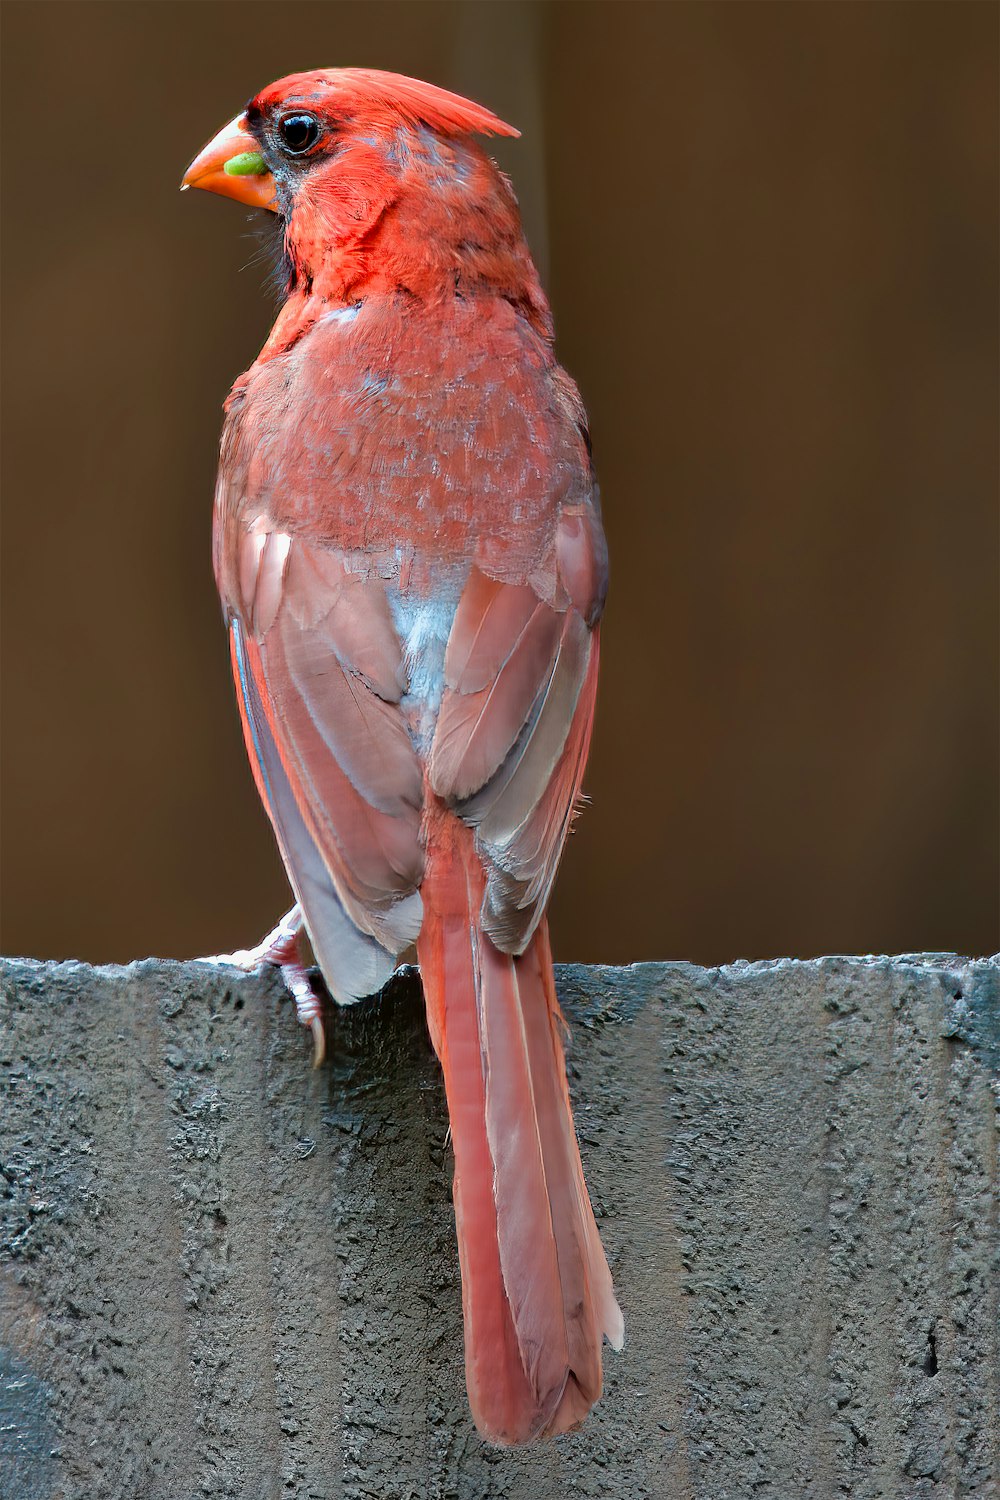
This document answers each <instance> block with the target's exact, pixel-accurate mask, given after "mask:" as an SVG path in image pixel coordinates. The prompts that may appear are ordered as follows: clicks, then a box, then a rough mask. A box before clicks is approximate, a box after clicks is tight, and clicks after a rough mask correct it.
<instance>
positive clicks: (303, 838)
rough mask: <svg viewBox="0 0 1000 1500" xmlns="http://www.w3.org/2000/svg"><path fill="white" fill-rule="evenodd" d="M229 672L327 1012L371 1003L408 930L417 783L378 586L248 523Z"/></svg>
mask: <svg viewBox="0 0 1000 1500" xmlns="http://www.w3.org/2000/svg"><path fill="white" fill-rule="evenodd" d="M235 592H236V593H238V599H236V600H232V599H230V600H229V601H228V602H229V604H230V608H231V610H232V611H233V614H232V619H231V625H230V629H231V638H232V651H233V666H234V673H235V676H236V683H237V691H238V696H239V700H240V709H241V713H242V716H243V723H244V731H245V736H246V741H247V748H248V750H249V752H250V758H251V762H252V764H253V765H254V768H255V775H256V778H257V784H258V789H259V790H260V793H261V797H262V800H263V801H264V804H265V806H266V808H267V810H268V812H269V814H270V817H271V821H272V823H273V825H274V829H275V833H276V834H277V838H278V843H279V845H280V847H281V851H282V855H283V857H284V860H285V865H286V868H287V869H288V873H289V876H290V878H291V882H292V885H293V887H294V889H295V892H296V895H297V896H298V898H299V901H300V903H301V905H302V909H303V913H304V915H305V920H306V926H307V928H308V930H309V935H310V938H311V939H312V941H313V946H314V948H315V949H316V956H317V958H318V959H319V961H320V966H321V968H322V969H323V973H324V975H325V976H326V978H327V982H328V983H329V985H330V988H331V990H332V991H333V992H334V994H335V995H336V996H337V998H338V999H340V1000H351V999H356V998H358V997H359V996H360V995H366V994H371V993H372V992H373V991H374V990H377V989H378V988H379V987H380V986H381V984H382V983H384V982H385V979H386V978H388V975H389V974H390V973H391V972H392V969H393V967H394V966H395V963H396V961H397V959H398V956H399V954H400V953H401V952H402V951H403V950H404V949H405V948H407V947H408V946H409V945H410V944H411V943H412V942H413V941H415V939H416V936H417V933H418V932H419V930H420V924H421V920H422V904H421V900H420V896H419V894H418V893H417V888H418V886H419V883H420V879H421V876H422V874H423V853H422V850H421V846H420V840H419V833H420V817H421V807H422V803H423V785H422V773H421V768H420V765H419V762H418V760H417V757H416V753H415V751H414V749H413V745H412V742H411V740H410V737H409V733H408V731H407V727H406V723H405V720H404V717H403V714H402V711H401V709H400V700H401V697H402V694H403V688H404V682H403V664H402V653H401V647H400V643H399V638H398V636H397V634H396V631H395V628H394V626H393V622H392V617H391V614H390V610H389V605H388V601H387V599H386V594H385V587H384V584H383V583H382V581H381V580H380V579H378V578H367V577H365V576H363V575H361V574H358V573H356V572H353V571H352V570H351V569H350V568H349V567H348V566H347V564H346V562H345V560H344V558H343V556H342V555H341V554H340V553H339V552H337V551H335V550H333V549H327V548H324V547H322V546H320V545H318V544H316V543H311V542H307V541H304V540H303V539H302V538H301V537H296V536H291V535H289V534H288V533H287V532H283V531H280V530H273V529H269V528H268V524H267V522H266V521H264V520H263V519H261V520H258V521H256V522H255V523H254V525H253V526H252V527H251V528H250V530H249V531H248V532H246V533H245V534H244V536H243V537H242V538H241V540H240V543H239V555H238V589H237V590H236V591H235Z"/></svg>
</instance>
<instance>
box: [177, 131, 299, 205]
mask: <svg viewBox="0 0 1000 1500" xmlns="http://www.w3.org/2000/svg"><path fill="white" fill-rule="evenodd" d="M190 187H194V188H204V189H205V191H206V192H207V193H218V194H219V195H220V197H222V198H235V199H236V201H237V203H249V204H250V206H251V207H252V208H269V209H271V210H272V212H274V213H277V211H278V205H277V200H276V194H275V187H274V178H273V177H272V176H271V174H270V172H269V171H268V170H267V167H266V166H265V164H264V158H263V157H262V156H261V154H260V147H259V146H258V145H257V142H256V141H255V140H254V138H253V136H252V135H251V134H250V132H249V130H248V129H247V126H246V116H245V115H237V116H236V119H235V120H230V122H229V124H228V125H224V126H223V127H222V129H221V130H220V131H219V133H218V135H216V136H213V137H212V139H211V140H210V141H209V143H208V145H207V146H206V147H205V149H204V151H200V152H199V153H198V155H197V156H196V157H195V159H194V161H193V162H192V163H191V165H190V166H189V167H188V169H187V171H186V172H185V173H184V178H183V181H182V182H181V192H182V193H183V192H184V191H185V190H186V189H187V188H190Z"/></svg>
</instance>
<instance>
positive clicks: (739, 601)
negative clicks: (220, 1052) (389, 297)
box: [2, 0, 998, 962]
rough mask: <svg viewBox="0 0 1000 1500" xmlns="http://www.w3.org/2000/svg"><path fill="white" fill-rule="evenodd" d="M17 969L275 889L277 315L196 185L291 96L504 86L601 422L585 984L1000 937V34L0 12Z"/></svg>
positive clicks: (976, 9)
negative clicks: (266, 415)
mask: <svg viewBox="0 0 1000 1500" xmlns="http://www.w3.org/2000/svg"><path fill="white" fill-rule="evenodd" d="M2 20H3V32H4V36H3V67H4V74H5V80H4V88H3V116H4V119H3V124H4V156H5V160H4V193H5V213H4V221H3V229H4V241H5V244H4V261H3V268H4V284H5V317H4V346H3V354H4V362H3V373H4V387H5V390H4V397H5V435H6V436H5V449H4V475H3V478H4V487H3V500H4V532H5V538H4V539H5V547H4V568H5V580H4V589H3V606H4V614H5V621H4V625H5V628H4V633H3V645H4V652H5V658H4V666H3V688H4V696H5V705H4V707H5V712H4V718H3V728H4V741H5V744H4V759H3V770H4V798H3V859H4V890H3V930H2V943H3V948H4V950H5V951H6V952H8V953H13V952H17V953H32V954H35V955H37V956H46V957H49V956H80V957H85V958H88V959H94V960H108V959H128V958H131V957H133V956H137V955H143V954H147V953H159V954H166V955H185V954H193V953H199V952H207V951H214V950H218V949H219V948H222V947H232V946H238V945H242V944H244V943H247V942H250V941H252V940H256V939H257V937H259V936H260V934H261V933H262V932H263V931H264V929H265V928H266V926H267V925H268V924H269V923H270V922H271V921H272V920H273V919H274V918H276V917H277V916H278V914H279V912H280V911H282V910H283V909H284V907H285V905H286V904H287V900H288V897H287V894H286V888H285V882H284V877H283V872H282V869H281V865H280V862H279V859H278V856H277V854H276V852H275V850H274V848H273V845H272V842H271V835H270V831H269V828H268V826H267V823H266V821H265V818H264V815H263V813H262V812H261V811H260V808H259V806H258V802H257V797H256V794H255V792H254V788H253V784H252V781H251V778H250V774H249V771H248V769H247V767H246V764H245V760H244V754H243V747H242V742H241V736H240V731H239V727H238V723H237V715H236V710H235V706H234V703H233V695H232V691H231V687H230V682H229V666H228V655H227V650H226V643H225V640H224V637H223V633H222V628H221V623H220V617H219V613H218V607H217V602H216V597H215V593H214V586H213V583H212V577H211V570H210V555H209V552H210V547H209V528H210V508H211V497H212V487H213V478H214V471H215V459H216V444H217V438H218V431H219V424H220V405H221V402H222V399H223V397H224V395H225V393H226V390H227V388H228V386H229V384H230V382H231V381H232V379H233V378H234V377H235V376H236V375H237V374H238V373H239V372H240V371H241V370H242V369H243V368H244V367H245V366H246V365H247V364H248V363H249V362H250V361H251V360H252V358H253V356H254V354H255V353H256V351H257V349H258V347H259V345H260V344H261V343H262V341H263V339H264V337H265V335H266V333H267V329H268V327H269V324H270V319H271V315H272V309H271V305H270V302H269V300H268V295H267V294H266V293H265V292H264V291H263V290H262V281H263V278H264V275H265V271H264V268H262V267H261V266H260V265H259V264H255V263H254V261H255V252H256V248H257V247H256V242H255V241H254V239H253V238H252V237H249V236H248V228H247V223H246V219H245V213H244V211H243V210H241V209H240V208H238V207H237V206H236V205H234V204H231V203H225V202H223V201H222V200H219V199H214V198H210V197H208V196H207V195H201V194H191V195H188V196H186V197H184V198H181V197H180V196H179V195H178V193H177V191H176V189H177V183H178V180H179V177H180V174H181V171H182V170H183V168H184V166H185V165H186V163H187V161H188V159H189V158H190V157H191V156H192V154H193V153H194V152H195V151H196V150H197V149H198V148H199V147H200V146H201V145H202V144H203V142H204V141H205V140H206V139H207V138H208V137H209V136H210V135H211V134H213V133H214V131H215V130H216V129H217V128H218V126H220V125H221V124H222V123H223V122H224V121H225V120H227V119H228V118H229V117H230V116H231V115H232V114H234V113H235V112H236V110H237V109H238V108H240V107H241V106H242V104H243V103H244V101H245V100H246V99H247V97H248V96H249V95H250V94H252V93H253V92H254V91H255V90H256V89H257V88H259V87H260V86H261V85H262V84H264V83H266V82H268V81H270V80H271V79H273V78H275V77H277V76H280V75H281V74H283V73H286V72H289V71H292V70H296V69H299V68H303V67H313V66H320V65H332V64H347V63H357V64H367V65H369V66H378V67H384V68H391V69H396V70H398V71H401V72H406V73H413V74H417V75H419V76H424V77H428V78H430V79H433V80H434V81H435V82H438V83H441V84H444V85H446V86H448V87H451V88H454V89H457V90H459V91H461V92H463V93H470V94H472V95H473V96H474V97H476V98H479V99H482V100H483V102H485V103H487V104H489V105H490V106H491V107H493V108H494V109H496V110H497V111H498V112H499V113H500V114H501V115H503V116H505V117H506V118H508V119H510V120H512V121H513V122H514V123H516V124H518V125H520V126H521V127H522V129H523V131H524V138H523V139H522V140H521V141H520V142H515V143H504V144H503V149H502V151H498V155H500V156H501V157H502V160H503V164H504V165H505V167H506V168H507V169H508V170H509V171H510V172H511V173H512V174H513V177H514V181H515V186H516V187H517V188H518V191H519V192H520V194H521V197H522V201H523V204H524V207H525V214H526V220H527V223H528V230H529V236H530V238H531V241H532V243H533V245H534V246H535V249H536V252H537V254H538V256H539V259H540V262H541V263H542V265H543V272H544V275H545V279H546V282H547V285H548V288H549V291H550V294H551V297H552V301H553V304H554V309H555V314H556V324H557V329H558V333H559V345H558V347H559V352H560V355H561V357H562V359H563V362H564V363H565V364H566V365H567V366H568V368H569V369H570V371H571V372H572V373H573V374H574V375H575V377H576V378H577V380H578V381H579V383H580V385H581V387H582V390H583V393H584V397H585V399H586V401H587V404H588V407H589V409H590V413H591V417H592V421H593V432H594V442H595V449H596V454H597V459H598V464H599V469H600V473H601V478H602V481H603V489H604V496H605V512H606V522H607V530H608V535H609V539H610V545H611V555H612V593H611V598H610V602H609V608H608V614H607V624H606V632H605V654H604V660H603V667H604V673H603V681H602V687H601V696H600V703H599V717H598V728H597V735H596V740H595V745H594V751H593V757H592V762H591V770H590V773H589V777H588V790H589V792H590V794H591V795H592V797H593V806H592V807H591V808H590V810H589V811H588V812H587V814H586V816H585V817H584V819H583V820H582V823H581V825H580V828H579V832H578V835H577V837H576V838H575V839H574V840H573V841H572V844H571V846H570V849H569V850H568V852H567V857H566V860H565V865H564V870H563V874H562V877H561V880H560V883H559V886H558V890H557V895H556V898H555V908H554V912H555V942H556V953H557V956H558V957H562V958H573V959H588V960H598V959H601V960H613V961H625V960H630V959H642V958H668V957H669V958H688V959H693V960H698V961H702V962H718V961H723V960H727V959H732V958H734V957H736V956H741V955H742V956H751V957H757V956H766V955H776V954H783V953H795V954H800V955H808V954H815V953H819V952H825V951H840V952H844V951H870V950H876V951H894V950H914V949H932V948H943V949H957V950H959V951H960V952H976V953H978V952H982V951H984V950H990V949H993V948H996V947H997V946H998V941H997V926H998V920H997V918H998V833H997V829H998V807H997V749H998V723H997V719H998V715H997V707H998V661H997V651H998V630H997V625H998V609H997V605H998V584H997V552H998V547H997V543H998V505H997V477H998V476H997V452H998V446H997V395H998V389H997V278H996V267H997V176H998V173H997V120H998V109H997V42H998V10H997V7H996V6H995V5H993V4H976V3H944V4H937V3H924V4H905V3H904V4H891V3H885V4H882V3H878V4H875V3H868V4H865V3H860V4H846V3H842V4H841V3H815V4H770V3H746V4H715V3H676V4H657V3H625V0H614V3H608V4H604V3H566V4H563V3H543V4H520V3H516V0H511V3H493V4H474V3H457V0H456V3H443V4H430V3H419V0H410V3H404V4H391V3H367V4H334V3H318V0H317V3H312V4H300V3H293V0H285V3H259V4H252V3H242V0H232V3H212V0H199V3H156V4H151V3H141V0H129V3H116V4H114V3H113V4H106V3H99V4H91V3H85V0H72V3H69V4H63V3H51V0H50V3H36V0H32V3H24V0H6V3H5V4H4V5H3V16H2Z"/></svg>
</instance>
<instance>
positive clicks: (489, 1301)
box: [417, 813, 624, 1444]
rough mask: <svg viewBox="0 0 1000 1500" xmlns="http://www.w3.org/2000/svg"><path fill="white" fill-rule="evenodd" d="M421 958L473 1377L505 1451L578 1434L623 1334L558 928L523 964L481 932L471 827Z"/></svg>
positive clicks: (447, 851) (452, 837)
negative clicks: (561, 995)
mask: <svg viewBox="0 0 1000 1500" xmlns="http://www.w3.org/2000/svg"><path fill="white" fill-rule="evenodd" d="M429 842H430V847H429V850H428V868H427V874H426V876H425V879H424V884H423V887H422V892H423V896H424V906H425V917H424V925H423V930H422V932H421V935H420V938H419V939H418V942H417V953H418V957H419V959H420V969H421V974H422V976H423V984H424V994H425V997H426V1001H427V1017H428V1023H429V1026H430V1031H431V1038H432V1040H433V1043H434V1048H435V1051H436V1052H437V1055H438V1057H439V1058H440V1061H441V1065H442V1067H443V1069H444V1079H445V1088H446V1090H447V1095H448V1110H449V1114H450V1117H451V1132H452V1141H453V1144H454V1151H455V1184H454V1197H455V1222H456V1227H457V1230H458V1251H459V1258H460V1261H461V1267H462V1302H463V1306H464V1311H465V1368H466V1381H467V1385H468V1391H469V1404H470V1405H471V1407H472V1415H473V1418H474V1420H475V1423H476V1426H477V1427H478V1428H479V1431H480V1432H481V1433H482V1434H483V1436H484V1437H485V1438H487V1439H488V1441H490V1442H492V1443H505V1444H506V1443H526V1442H530V1441H531V1440H532V1439H533V1438H538V1437H544V1436H548V1435H550V1434H554V1433H558V1432H567V1431H569V1430H570V1429H571V1428H573V1427H576V1426H577V1425H578V1424H579V1423H580V1422H582V1420H583V1418H584V1417H585V1416H586V1415H587V1413H588V1411H589V1410H590V1408H591V1407H592V1406H593V1405H594V1402H595V1401H596V1400H597V1399H598V1397H599V1396H600V1394H601V1344H602V1336H603V1335H604V1334H606V1335H607V1337H608V1339H609V1340H610V1341H611V1344H612V1345H613V1346H614V1348H616V1349H620V1348H621V1346H622V1342H623V1339H624V1325H623V1323H622V1315H621V1312H620V1311H619V1308H618V1304H617V1302H616V1301H615V1296H614V1291H613V1289H612V1285H611V1274H610V1272H609V1270H608V1263H607V1260H606V1258H605V1255H604V1249H603V1247H602V1245H601V1240H600V1236H599V1234H598V1232H597V1225H596V1224H595V1222H594V1214H593V1210H592V1208H591V1206H590V1198H589V1197H588V1195H587V1185H586V1183H585V1182H584V1179H583V1168H582V1166H581V1164H580V1153H579V1149H578V1147H577V1143H576V1134H575V1132H574V1129H573V1116H572V1113H571V1110H570V1102H569V1089H568V1086H567V1083H566V1064H565V1060H564V1057H563V1048H562V1040H561V1037H560V1027H561V1026H562V1025H563V1021H562V1016H561V1014H560V1011H559V1005H558V1001H557V1000H556V993H555V984H554V979H553V973H552V956H551V953H550V950H549V939H548V929H547V927H546V924H545V921H544V919H543V921H542V922H541V924H540V926H539V928H538V930H537V931H536V933H535V935H534V937H533V938H532V940H531V942H530V944H529V946H528V948H527V949H526V951H525V952H524V954H523V955H521V956H520V957H517V958H515V957H512V956H511V955H509V954H506V953H501V952H500V951H499V950H498V949H497V948H495V947H494V946H493V944H492V943H491V942H490V940H489V939H488V938H487V937H486V936H485V934H484V933H483V932H482V931H481V929H480V926H479V911H480V907H481V905H482V900H483V889H484V876H483V869H482V863H481V861H480V859H479V856H478V855H477V853H476V851H475V848H474V845H473V838H472V834H471V832H470V831H469V830H468V829H467V828H466V827H465V826H464V825H462V824H461V823H460V822H459V820H458V819H457V818H455V817H454V816H453V815H452V814H445V813H442V814H440V815H439V816H438V818H437V819H435V822H434V824H433V825H432V831H431V839H430V841H429Z"/></svg>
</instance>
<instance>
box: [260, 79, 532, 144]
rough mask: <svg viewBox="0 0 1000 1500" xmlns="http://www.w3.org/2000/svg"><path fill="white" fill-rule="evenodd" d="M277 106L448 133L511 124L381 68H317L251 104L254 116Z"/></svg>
mask: <svg viewBox="0 0 1000 1500" xmlns="http://www.w3.org/2000/svg"><path fill="white" fill-rule="evenodd" d="M279 104H302V105H307V104H308V105H311V106H312V107H313V108H315V109H320V110H322V111H323V113H324V114H326V113H329V114H330V115H335V116H337V117H338V118H339V119H341V120H343V121H345V122H357V123H359V124H360V123H364V124H369V125H372V126H375V127H378V126H385V127H389V128H392V127H394V126H397V125H400V124H404V125H426V126H428V127H429V128H430V129H431V130H434V131H437V132H438V134H440V135H444V136H460V135H509V136H516V135H519V134H520V132H519V131H518V130H515V129H514V127H513V125H506V124H505V123H504V121H503V120H501V119H499V118H498V116H497V115H495V114H493V113H492V111H491V110H488V109H484V108H483V106H482V105H481V104H475V103H473V101H472V100H471V99H463V98H462V96H461V95H460V94H452V93H449V92H448V90H447V89H442V88H438V87H437V86H436V84H433V83H424V82H423V81H422V80H421V79H419V78H406V77H405V76H404V75H403V74H401V73H385V72H382V71H381V70H380V69H378V68H318V69H316V70H315V71H314V72H311V73H292V74H290V75H289V76H288V77H287V78H281V79H279V80H278V82H277V83H272V84H269V85H268V87H267V88H266V89H262V90H261V92H260V93H259V94H258V95H257V96H256V98H254V99H253V100H252V101H251V103H250V105H249V106H248V108H247V114H248V116H250V117H251V118H252V117H253V115H255V114H257V113H265V112H267V111H269V110H271V109H273V108H274V107H275V106H276V105H279Z"/></svg>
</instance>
